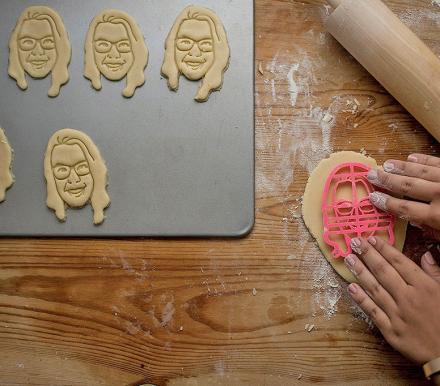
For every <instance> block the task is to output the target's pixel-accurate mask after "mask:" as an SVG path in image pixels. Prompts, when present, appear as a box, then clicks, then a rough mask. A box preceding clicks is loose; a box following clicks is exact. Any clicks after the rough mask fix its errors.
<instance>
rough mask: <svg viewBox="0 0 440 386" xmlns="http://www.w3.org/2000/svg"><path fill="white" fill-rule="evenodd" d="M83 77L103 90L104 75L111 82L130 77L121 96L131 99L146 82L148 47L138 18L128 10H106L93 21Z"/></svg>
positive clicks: (86, 48)
mask: <svg viewBox="0 0 440 386" xmlns="http://www.w3.org/2000/svg"><path fill="white" fill-rule="evenodd" d="M85 55H86V56H85V72H84V76H85V77H86V78H87V79H89V80H90V81H91V82H92V86H93V88H94V89H95V90H101V88H102V84H101V75H104V77H105V78H107V79H108V80H112V81H119V80H122V79H124V78H125V77H126V78H127V86H126V87H125V89H124V91H123V92H122V95H124V96H125V97H126V98H131V97H132V96H133V95H134V93H135V91H136V88H138V87H141V86H142V85H143V84H144V83H145V74H144V72H145V68H146V67H147V65H148V49H147V46H146V44H145V40H144V36H143V35H142V32H141V29H140V28H139V26H138V25H137V23H136V21H135V20H134V19H133V18H132V17H131V16H130V15H128V14H127V13H125V12H122V11H118V10H116V9H107V10H105V11H103V12H101V13H100V14H99V15H97V16H96V17H95V18H94V19H93V20H92V23H91V24H90V27H89V31H88V32H87V38H86V44H85Z"/></svg>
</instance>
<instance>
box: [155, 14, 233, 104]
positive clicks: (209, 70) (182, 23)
mask: <svg viewBox="0 0 440 386" xmlns="http://www.w3.org/2000/svg"><path fill="white" fill-rule="evenodd" d="M229 57H230V48H229V43H228V38H227V36H226V31H225V28H224V27H223V24H222V22H221V20H220V19H219V17H218V16H217V15H216V14H215V13H214V12H213V11H211V10H209V9H207V8H203V7H198V6H190V7H187V8H185V9H184V10H183V12H182V13H181V14H180V15H179V16H178V18H177V20H176V21H175V22H174V25H173V28H172V29H171V31H170V33H169V35H168V38H167V40H166V43H165V59H164V62H163V65H162V75H163V76H164V77H166V78H167V79H168V87H169V88H170V89H171V90H173V91H177V90H178V88H179V78H180V76H181V75H182V74H183V75H184V76H185V77H186V78H187V79H189V80H196V81H197V80H201V79H203V81H202V84H201V86H200V88H199V90H198V92H197V95H196V97H195V100H196V101H197V102H206V101H207V100H208V99H209V95H210V94H211V92H212V91H217V90H220V89H221V87H222V85H223V76H224V72H225V71H226V70H227V68H228V66H229Z"/></svg>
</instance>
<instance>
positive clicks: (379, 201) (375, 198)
mask: <svg viewBox="0 0 440 386" xmlns="http://www.w3.org/2000/svg"><path fill="white" fill-rule="evenodd" d="M388 197H389V196H388V195H386V194H384V193H381V192H373V193H371V194H370V201H371V203H372V204H373V205H374V206H375V207H376V208H379V209H380V210H383V211H386V210H387V201H388Z"/></svg>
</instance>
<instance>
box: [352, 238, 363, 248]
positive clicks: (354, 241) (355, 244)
mask: <svg viewBox="0 0 440 386" xmlns="http://www.w3.org/2000/svg"><path fill="white" fill-rule="evenodd" d="M351 246H352V247H360V246H361V240H360V239H358V238H357V237H355V238H354V239H351Z"/></svg>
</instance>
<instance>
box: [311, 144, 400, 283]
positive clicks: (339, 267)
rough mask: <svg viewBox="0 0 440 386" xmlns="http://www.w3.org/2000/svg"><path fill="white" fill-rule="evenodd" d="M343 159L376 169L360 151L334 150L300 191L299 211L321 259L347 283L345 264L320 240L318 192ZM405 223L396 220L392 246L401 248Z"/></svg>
mask: <svg viewBox="0 0 440 386" xmlns="http://www.w3.org/2000/svg"><path fill="white" fill-rule="evenodd" d="M346 162H359V163H362V164H365V165H367V166H371V167H372V168H377V167H378V166H377V163H376V161H375V160H374V159H373V158H370V157H366V156H364V155H362V154H359V153H355V152H352V151H343V152H339V153H334V154H332V155H331V156H330V158H327V159H325V160H323V161H321V162H320V163H319V165H318V167H317V168H316V169H315V170H314V171H313V173H312V174H311V175H310V178H309V181H308V183H307V186H306V189H305V192H304V201H303V206H302V213H303V218H304V222H305V224H306V226H307V228H308V229H309V231H310V233H311V234H312V235H313V237H315V239H316V241H317V242H318V245H319V248H320V249H321V251H322V252H323V254H324V256H325V258H326V259H327V260H328V261H329V262H330V264H331V265H332V266H333V268H334V269H335V270H336V272H338V273H339V274H340V275H341V276H342V277H343V278H344V279H345V280H347V281H348V282H355V281H356V279H355V277H354V276H353V274H352V273H351V272H350V270H349V269H348V268H347V267H346V266H345V264H344V259H342V258H341V259H335V258H334V257H333V256H332V248H331V247H330V246H329V245H327V244H326V243H325V242H324V240H323V237H322V235H323V233H324V229H323V228H324V227H323V220H322V213H321V203H322V194H323V191H324V186H325V182H326V179H327V177H328V176H329V174H330V173H331V172H332V171H333V169H334V168H335V167H336V166H338V165H340V164H343V163H346ZM407 225H408V224H407V222H406V221H404V220H401V219H396V225H395V227H394V233H395V237H396V243H395V247H396V248H398V249H399V250H400V251H402V249H403V246H404V244H405V238H406V228H407Z"/></svg>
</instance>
